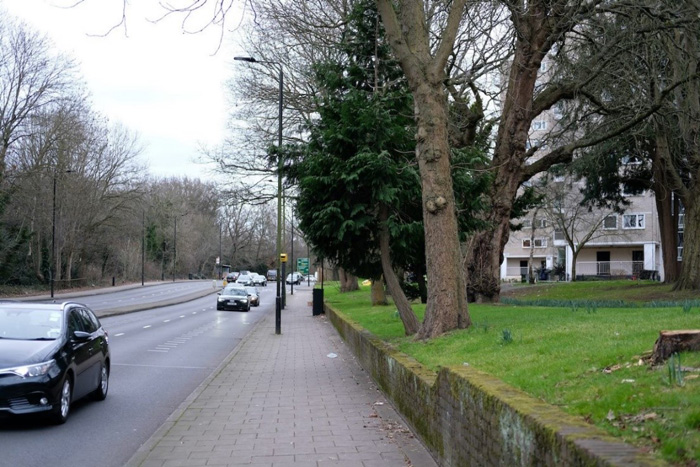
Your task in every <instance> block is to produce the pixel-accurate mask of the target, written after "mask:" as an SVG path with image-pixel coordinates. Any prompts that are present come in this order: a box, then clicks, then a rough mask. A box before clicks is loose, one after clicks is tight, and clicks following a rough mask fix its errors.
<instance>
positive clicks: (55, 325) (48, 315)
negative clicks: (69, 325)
mask: <svg viewBox="0 0 700 467" xmlns="http://www.w3.org/2000/svg"><path fill="white" fill-rule="evenodd" d="M62 329H63V313H62V312H61V311H60V310H18V309H13V308H2V309H0V338H2V339H20V340H37V339H47V340H50V339H56V338H58V337H59V336H60V335H61V331H62Z"/></svg>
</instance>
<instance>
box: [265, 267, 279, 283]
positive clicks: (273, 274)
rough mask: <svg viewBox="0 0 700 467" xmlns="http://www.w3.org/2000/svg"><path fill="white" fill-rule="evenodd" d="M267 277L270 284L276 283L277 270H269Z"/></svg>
mask: <svg viewBox="0 0 700 467" xmlns="http://www.w3.org/2000/svg"><path fill="white" fill-rule="evenodd" d="M266 276H267V280H268V282H274V281H276V280H277V269H268V270H267V274H266Z"/></svg>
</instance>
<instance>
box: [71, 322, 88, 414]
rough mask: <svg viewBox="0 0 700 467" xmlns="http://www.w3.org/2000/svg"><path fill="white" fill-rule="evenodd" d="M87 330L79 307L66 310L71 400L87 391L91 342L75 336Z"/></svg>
mask: <svg viewBox="0 0 700 467" xmlns="http://www.w3.org/2000/svg"><path fill="white" fill-rule="evenodd" d="M76 331H79V332H87V331H86V330H85V324H84V322H83V318H82V316H81V313H80V309H79V308H72V309H71V310H70V311H69V312H68V345H69V347H70V352H71V357H70V364H71V366H72V368H73V371H74V378H75V380H74V381H73V400H76V399H79V398H80V397H82V396H83V395H85V394H87V392H89V386H90V382H89V380H88V376H89V374H86V373H85V372H86V370H87V369H88V368H89V367H90V364H91V358H92V349H91V342H90V340H89V339H82V338H77V337H76V336H75V334H74V333H75V332H76Z"/></svg>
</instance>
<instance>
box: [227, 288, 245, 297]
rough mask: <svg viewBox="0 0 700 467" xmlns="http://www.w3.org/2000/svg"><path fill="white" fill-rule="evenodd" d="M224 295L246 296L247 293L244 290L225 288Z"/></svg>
mask: <svg viewBox="0 0 700 467" xmlns="http://www.w3.org/2000/svg"><path fill="white" fill-rule="evenodd" d="M223 293H224V295H243V296H245V295H248V292H246V291H245V289H240V288H233V287H231V288H228V287H227V288H225V289H224V292H223Z"/></svg>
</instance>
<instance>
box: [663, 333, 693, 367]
mask: <svg viewBox="0 0 700 467" xmlns="http://www.w3.org/2000/svg"><path fill="white" fill-rule="evenodd" d="M691 350H694V351H699V350H700V329H693V330H681V331H661V332H659V338H658V339H656V342H655V343H654V351H653V352H652V354H651V364H652V365H659V364H661V363H663V362H665V361H666V359H668V358H669V357H670V356H671V354H674V353H676V352H685V351H691Z"/></svg>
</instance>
